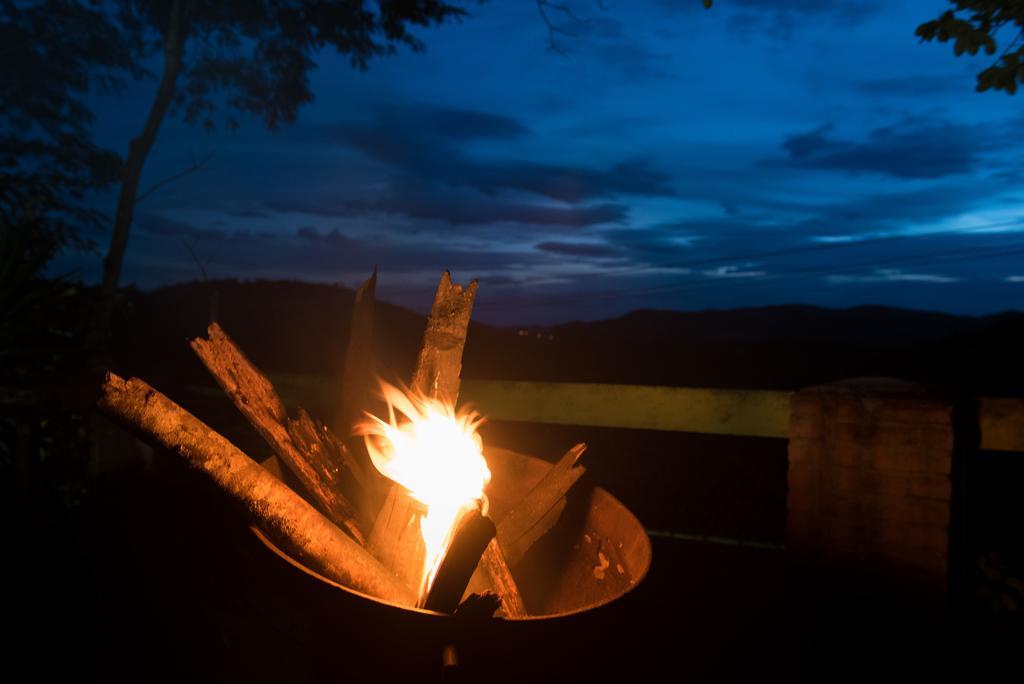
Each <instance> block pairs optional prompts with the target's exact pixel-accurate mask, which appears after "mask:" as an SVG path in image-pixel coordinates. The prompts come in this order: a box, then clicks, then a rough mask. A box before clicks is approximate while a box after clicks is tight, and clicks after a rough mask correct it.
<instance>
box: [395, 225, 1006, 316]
mask: <svg viewBox="0 0 1024 684" xmlns="http://www.w3.org/2000/svg"><path fill="white" fill-rule="evenodd" d="M1014 227H1021V228H1024V220H1021V219H1014V220H1009V221H999V222H993V223H983V224H981V225H973V226H970V227H955V228H946V229H942V230H931V231H928V232H918V233H909V234H907V233H901V234H890V236H880V237H878V238H869V239H866V240H857V241H850V242H837V243H818V244H814V245H806V246H802V247H793V248H787V249H783V250H772V251H767V252H764V251H762V252H749V253H745V254H732V255H726V256H721V257H708V258H701V259H691V260H688V261H681V262H676V263H673V264H668V265H667V267H673V268H692V267H700V266H711V265H716V264H723V263H731V262H736V261H752V260H753V261H762V260H765V259H772V258H776V257H781V256H792V255H799V254H809V253H817V252H827V251H844V250H855V249H857V248H860V247H863V246H870V245H879V244H887V243H897V242H903V241H912V240H922V239H927V238H933V237H945V236H951V234H974V233H984V232H986V231H988V230H991V229H993V228H1014ZM683 285H693V284H692V283H685V284H674V285H672V286H639V287H634V288H622V289H617V290H606V291H600V292H592V293H584V294H583V295H581V294H566V295H561V296H559V295H555V296H553V297H551V296H549V297H548V299H549V300H551V299H553V298H554V299H557V300H558V301H559V302H561V301H569V302H571V301H575V300H577V298H579V297H581V296H586V297H599V296H604V295H606V296H607V297H608V298H613V299H614V298H621V297H625V296H629V295H631V294H648V291H649V290H650V289H651V288H655V287H656V288H658V289H660V288H666V287H672V288H675V287H678V286H683ZM382 290H383V292H381V294H382V295H383V296H386V297H404V296H410V295H423V292H424V291H423V290H422V289H420V288H417V289H415V290H414V289H407V290H394V291H388V290H386V289H383V288H379V289H378V291H382ZM655 291H656V290H655ZM534 301H535V303H536V300H534ZM551 303H554V302H551ZM526 304H528V302H527V300H525V299H524V300H523V305H526ZM506 305H510V304H509V302H508V300H506V304H498V303H497V302H495V303H490V304H488V303H481V304H478V305H477V308H478V309H479V308H483V309H487V308H494V307H502V306H506ZM511 305H513V306H514V305H516V304H515V302H514V301H513V302H512V303H511Z"/></svg>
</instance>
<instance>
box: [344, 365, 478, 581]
mask: <svg viewBox="0 0 1024 684" xmlns="http://www.w3.org/2000/svg"><path fill="white" fill-rule="evenodd" d="M381 389H382V391H383V393H384V398H385V400H386V401H387V404H388V420H387V421H384V420H381V419H380V418H378V417H376V416H373V415H369V414H367V415H368V420H367V421H365V422H363V423H362V424H361V425H360V426H359V428H358V431H359V432H360V433H361V434H362V435H363V436H364V439H365V441H366V448H367V450H368V451H369V453H370V458H371V459H372V460H373V465H374V466H375V467H376V468H377V470H379V471H380V472H381V473H382V474H383V475H384V476H385V477H388V478H390V479H391V480H393V481H395V482H397V483H398V484H400V485H401V486H403V487H405V488H406V489H408V490H409V493H410V494H411V495H412V496H413V498H415V499H416V500H417V501H419V502H420V503H422V504H424V505H425V506H426V508H427V512H426V513H425V514H424V515H423V517H422V518H421V519H420V533H421V534H422V535H423V543H424V546H425V548H426V557H425V559H424V562H423V574H422V577H421V580H420V586H419V587H418V588H417V589H418V591H419V595H420V597H421V599H422V598H423V597H425V596H426V594H427V591H428V590H429V589H430V586H431V584H432V583H433V581H434V577H435V576H436V574H437V570H438V568H439V567H440V565H441V561H442V560H443V559H444V555H445V552H446V551H447V550H448V546H449V545H450V544H451V540H452V535H453V534H454V532H455V527H456V525H457V524H458V522H459V520H460V519H461V518H462V516H463V515H464V514H465V513H466V512H468V511H469V510H471V509H473V508H475V507H476V506H478V505H480V502H482V501H484V492H483V490H484V487H485V486H486V485H487V483H488V482H489V481H490V479H491V471H490V470H489V469H488V468H487V461H485V460H484V457H483V452H482V448H483V445H482V442H481V440H480V435H478V434H477V428H478V427H479V426H480V424H481V423H482V422H483V420H482V419H481V417H480V416H479V415H477V414H476V413H473V412H469V411H458V412H457V411H456V410H455V407H454V406H452V405H451V404H449V403H447V402H443V401H440V400H437V399H431V398H428V397H424V396H422V395H418V394H415V393H411V392H409V393H407V392H404V391H402V390H401V389H399V388H397V387H394V386H392V385H389V384H387V383H383V382H382V383H381ZM396 414H397V415H396ZM399 416H400V417H399Z"/></svg>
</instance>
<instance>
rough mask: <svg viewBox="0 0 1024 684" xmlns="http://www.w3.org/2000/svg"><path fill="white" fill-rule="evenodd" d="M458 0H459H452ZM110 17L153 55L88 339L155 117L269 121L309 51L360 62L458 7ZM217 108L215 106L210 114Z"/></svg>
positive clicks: (103, 312) (132, 3)
mask: <svg viewBox="0 0 1024 684" xmlns="http://www.w3.org/2000/svg"><path fill="white" fill-rule="evenodd" d="M456 1H458V0H456ZM104 7H107V8H108V14H109V16H110V18H111V21H113V22H115V23H116V25H117V26H118V27H119V30H120V32H121V34H122V35H124V36H127V37H128V38H127V40H128V41H129V42H130V44H131V45H132V46H133V48H134V52H133V59H134V60H135V63H152V62H153V61H154V60H159V61H160V63H161V73H160V79H159V83H158V85H157V89H156V92H155V94H154V96H153V101H152V104H151V105H150V109H149V113H148V115H147V117H146V120H145V122H144V123H143V125H142V128H141V130H140V131H139V133H138V135H136V136H135V137H134V138H133V139H132V140H131V142H130V144H129V146H128V154H127V157H126V158H125V162H124V166H123V169H122V172H121V176H120V181H121V189H120V194H119V197H118V203H117V210H116V214H115V217H114V225H113V231H112V234H111V241H110V248H109V250H108V252H107V255H106V258H105V260H104V264H103V281H102V284H101V292H100V306H99V307H98V310H97V315H96V319H95V321H94V326H93V327H94V331H93V335H92V337H93V343H94V344H98V343H99V341H101V340H100V339H98V338H102V336H105V335H106V331H107V329H108V327H109V322H110V316H111V313H112V310H113V301H114V296H115V294H116V290H117V284H118V280H119V278H120V274H121V264H122V262H123V259H124V253H125V248H126V247H127V244H128V236H129V232H130V229H131V224H132V218H133V213H134V207H135V203H136V201H137V194H138V190H139V180H140V178H141V177H142V171H143V167H144V166H145V163H146V158H147V156H148V155H149V151H150V150H151V149H152V147H153V143H154V142H155V141H156V138H157V134H158V132H159V130H160V126H161V124H162V123H163V121H164V118H165V117H166V116H167V115H168V114H171V113H178V114H180V115H181V116H182V117H183V118H184V120H185V121H187V122H188V123H190V124H198V125H202V126H204V127H206V128H210V129H212V128H214V127H216V126H217V125H218V121H217V120H216V119H217V118H220V121H219V123H220V125H223V126H224V127H226V128H229V129H233V128H235V127H237V125H238V121H237V118H236V115H237V114H239V113H244V114H250V115H255V116H258V117H260V118H262V119H263V122H264V123H265V124H266V125H267V127H269V128H271V129H274V128H276V127H278V126H280V125H281V124H288V123H291V122H292V121H294V120H295V116H296V113H297V111H298V109H299V107H301V106H302V105H303V104H305V103H307V102H309V101H311V100H312V99H313V94H312V92H311V91H310V88H309V74H310V72H311V71H312V70H313V69H314V68H315V67H316V62H315V59H316V56H317V54H318V53H319V52H320V51H321V50H323V49H325V48H333V49H335V50H336V51H338V52H339V53H341V54H343V55H346V56H348V58H349V60H350V62H351V64H352V66H353V67H355V68H358V69H365V68H366V67H367V64H368V62H369V60H370V59H372V58H374V57H378V56H382V55H388V54H392V53H394V52H395V50H396V48H397V47H398V46H406V47H409V48H411V49H413V50H422V49H423V44H422V43H421V42H420V41H419V40H418V39H417V38H416V37H415V36H413V35H412V34H411V33H410V32H409V28H410V27H413V26H431V25H435V24H440V23H442V22H444V21H447V20H450V19H458V18H461V17H463V16H465V14H466V12H465V10H464V9H463V8H462V7H459V6H456V5H454V4H451V3H449V2H445V1H444V0H265V1H263V2H251V1H246V0H239V1H228V0H110V2H107V3H104ZM218 110H223V111H224V113H223V114H222V115H220V116H219V117H218V116H217V112H218Z"/></svg>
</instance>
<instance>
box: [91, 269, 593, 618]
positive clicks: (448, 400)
mask: <svg viewBox="0 0 1024 684" xmlns="http://www.w3.org/2000/svg"><path fill="white" fill-rule="evenodd" d="M375 284H376V271H375V272H374V274H373V275H372V276H371V277H370V278H369V279H368V280H367V281H366V283H364V284H363V287H361V288H360V290H359V292H358V293H357V295H356V300H355V305H354V309H353V321H352V333H351V337H350V342H349V348H348V351H347V355H346V361H345V371H344V390H345V392H344V394H343V396H342V400H341V402H340V403H339V407H338V412H337V418H336V423H335V424H336V425H337V426H338V428H339V429H340V430H341V431H342V432H341V433H340V437H341V438H342V439H339V438H338V437H336V436H335V434H334V433H332V432H331V431H330V430H329V429H327V428H326V427H325V426H324V425H322V424H321V423H319V422H317V421H316V420H315V419H314V418H312V417H311V416H310V415H309V414H307V413H306V412H305V411H303V410H302V409H299V410H298V412H297V413H296V414H295V415H296V417H295V418H290V417H289V416H288V414H287V412H286V410H285V407H284V405H283V404H282V402H281V400H280V398H279V397H278V395H277V393H276V392H275V390H274V388H273V386H272V385H271V383H270V381H269V380H268V379H267V378H266V376H264V375H263V374H262V373H261V372H260V371H259V370H257V369H256V368H255V367H254V366H253V365H252V363H250V362H249V360H248V359H247V358H246V357H245V355H244V354H243V353H242V352H241V350H240V349H239V348H238V347H237V346H236V345H235V344H234V342H232V341H231V339H230V338H229V337H228V336H227V334H226V333H225V332H224V331H223V330H222V329H221V328H220V327H219V326H218V325H216V324H213V325H211V326H210V328H209V331H208V332H209V337H208V339H203V338H198V339H195V340H193V341H192V342H191V345H192V348H193V349H194V350H195V352H196V354H198V356H199V358H200V359H201V360H202V361H203V363H204V364H205V365H206V367H207V368H208V369H209V370H210V372H211V373H212V374H213V376H214V378H215V379H216V381H217V383H218V384H219V385H220V386H221V388H222V389H223V390H224V391H225V393H226V394H227V395H228V396H229V397H230V398H231V400H232V402H233V403H234V404H235V406H236V407H238V409H239V410H240V411H241V413H242V414H243V415H244V416H245V417H246V419H247V420H248V421H249V422H250V423H251V424H252V425H253V427H255V428H256V430H257V432H259V433H260V435H262V436H263V438H264V439H265V440H266V441H267V443H268V444H270V446H271V447H272V448H273V449H274V451H275V452H276V454H277V456H278V457H279V459H280V461H281V462H282V463H284V464H285V466H286V467H287V468H288V469H289V470H290V471H291V472H292V473H293V474H294V475H295V476H296V478H297V479H298V481H299V483H300V484H301V485H302V487H303V489H304V490H305V491H306V492H308V494H309V496H310V497H311V500H312V501H313V502H314V503H315V504H316V505H317V506H318V507H319V508H320V510H321V512H322V513H323V514H324V515H325V516H326V518H325V517H324V516H322V515H321V514H320V513H319V512H317V510H316V509H315V508H313V507H312V506H311V505H310V504H309V503H307V502H306V501H304V500H303V499H302V498H301V497H300V496H299V495H298V494H296V493H295V492H293V491H292V490H291V489H289V488H288V486H287V485H285V484H284V483H283V482H281V481H280V480H278V479H277V478H276V477H274V475H273V474H271V473H270V472H269V471H267V470H265V469H263V468H262V467H261V466H259V465H258V464H256V463H255V462H253V461H251V460H250V459H249V458H248V457H247V456H246V455H245V454H243V453H242V452H241V451H239V450H238V449H237V448H236V447H234V446H233V445H232V444H231V443H230V442H228V441H227V440H225V439H224V438H223V437H221V436H220V435H219V434H217V433H216V432H214V431H213V430H212V429H210V428H209V427H207V426H206V425H204V424H203V423H202V422H200V421H199V420H198V419H196V418H194V417H193V416H192V415H191V414H189V413H188V412H187V411H185V410H184V409H183V408H181V407H179V406H178V405H176V404H175V403H174V402H172V401H171V400H170V399H168V398H167V397H165V396H163V395H162V394H160V393H159V392H157V391H156V390H154V389H152V388H151V387H149V386H148V385H146V384H145V383H144V382H142V381H141V380H137V379H132V380H128V381H125V380H123V379H121V378H119V377H117V376H116V375H113V374H110V375H109V376H108V378H107V381H106V383H105V385H104V394H103V398H102V399H101V401H100V405H101V407H102V408H103V409H104V410H105V411H107V412H108V413H110V414H111V415H113V416H114V417H116V418H118V419H119V420H121V421H122V422H124V423H126V424H127V425H129V426H130V427H133V428H135V429H137V430H139V431H141V432H143V433H144V434H146V435H148V436H149V437H151V438H153V439H155V440H156V441H157V442H159V443H160V444H162V445H163V446H165V447H167V448H169V449H171V450H173V451H176V452H177V453H178V454H180V455H181V456H183V457H184V458H186V459H187V460H188V461H189V463H191V464H192V465H193V466H195V467H197V468H198V469H200V470H201V471H203V472H204V473H206V474H207V475H208V476H209V477H211V478H212V479H213V480H214V481H216V482H217V483H218V484H219V485H220V486H221V488H222V489H224V490H225V491H226V492H228V493H229V494H230V495H231V496H233V497H234V498H236V499H238V500H239V501H241V502H242V503H244V504H245V505H246V506H247V508H248V509H249V511H250V512H251V513H252V514H253V515H254V516H255V517H256V518H257V520H258V521H259V522H260V524H261V526H262V527H263V528H265V530H266V531H267V532H268V533H269V534H270V535H271V536H273V537H275V538H276V539H277V540H279V541H282V542H284V543H286V544H287V545H288V546H289V548H291V549H292V550H293V551H294V552H295V554H296V555H297V557H299V558H300V559H301V560H302V561H303V562H306V563H308V564H309V565H310V566H311V567H313V568H314V569H316V570H318V571H319V572H321V573H322V574H324V575H325V576H327V577H330V578H331V579H334V580H336V581H338V582H341V583H343V584H345V585H347V586H350V587H352V588H354V589H358V590H360V591H364V592H366V593H369V594H372V595H374V596H378V597H380V598H383V599H386V600H390V601H395V602H398V603H401V604H403V605H406V606H421V607H426V608H428V609H430V610H439V611H443V612H454V611H456V609H457V608H458V607H459V605H460V600H462V599H463V598H464V597H465V598H466V601H467V602H468V603H467V604H466V611H464V612H473V613H474V614H477V613H482V612H485V611H487V608H488V607H491V610H490V613H493V611H494V609H495V608H496V607H497V606H498V605H499V603H498V601H500V607H501V609H502V611H503V614H504V616H505V617H512V618H521V617H525V616H526V615H527V611H526V608H525V606H524V604H523V600H522V597H521V596H520V593H519V589H518V587H517V585H516V581H515V578H514V577H513V575H512V572H511V570H510V569H509V568H510V566H514V565H515V564H516V563H518V562H519V561H520V560H521V559H522V557H523V556H524V555H525V553H526V551H527V550H528V549H529V548H530V546H531V545H532V544H533V543H534V542H536V541H537V540H538V539H539V538H540V537H542V536H543V535H544V534H546V533H547V532H548V531H549V530H550V529H551V528H552V527H553V526H554V525H555V523H556V522H557V520H558V517H559V515H560V514H561V512H562V510H563V509H564V508H565V506H566V502H565V494H566V492H567V491H568V489H569V488H570V487H572V485H573V484H574V483H575V482H576V481H577V480H578V479H579V477H580V476H581V475H582V474H583V468H582V466H579V465H578V463H577V462H578V460H579V457H580V455H581V454H582V453H583V450H584V449H585V446H584V445H578V446H576V447H574V448H573V449H572V450H570V451H569V453H567V454H566V455H565V456H564V457H563V458H562V460H561V461H559V463H558V464H556V465H555V466H554V467H553V468H552V469H551V471H550V472H549V473H548V474H547V475H546V476H545V477H544V478H543V479H542V480H541V481H540V482H539V483H538V484H537V486H536V487H534V488H533V489H532V490H531V491H530V493H529V494H528V495H527V496H526V497H525V498H524V500H523V501H522V502H520V503H519V504H518V505H516V506H515V507H514V508H513V510H512V511H511V512H510V513H509V514H508V515H507V516H506V517H505V518H504V519H503V520H502V521H501V524H500V525H498V526H497V528H496V527H495V525H494V523H493V522H492V521H491V520H490V519H489V518H487V517H486V515H485V513H484V512H485V511H486V499H485V497H484V487H485V485H486V484H487V482H488V481H489V480H490V477H491V474H490V470H489V469H488V467H487V462H486V461H485V459H484V458H483V453H482V445H481V442H480V438H479V437H478V436H477V434H476V428H477V426H478V425H479V424H480V422H481V418H480V417H479V416H477V415H476V414H475V413H472V412H468V411H465V410H459V411H457V410H456V408H455V404H456V401H457V399H458V393H459V384H460V378H459V373H460V370H461V367H462V350H463V347H464V345H465V341H466V333H467V330H468V325H469V317H470V312H471V310H472V306H473V299H474V296H475V293H476V282H475V281H474V282H472V283H471V284H470V285H469V287H467V288H462V287H461V286H459V285H457V284H454V283H452V281H451V276H450V275H449V274H448V273H447V272H446V273H445V274H444V276H443V277H442V278H441V282H440V284H439V286H438V289H437V295H436V297H435V300H434V306H433V309H432V310H431V314H430V317H429V319H428V321H427V328H426V332H425V334H424V340H423V348H422V350H421V351H420V353H419V356H418V360H417V365H416V370H415V373H414V374H413V382H412V386H411V389H410V390H409V391H408V392H405V391H402V390H399V389H398V388H395V387H391V386H389V385H385V384H382V387H383V388H384V395H385V399H386V401H387V409H388V420H386V421H385V420H382V419H380V418H376V417H374V416H372V415H371V414H368V413H365V411H366V408H367V406H368V402H369V400H368V396H367V395H368V386H369V384H370V382H371V379H373V380H374V381H375V380H376V378H375V374H374V372H373V360H372V357H373V353H372V348H373V342H372V339H373V338H372V331H373V304H374V303H373V291H374V287H375ZM360 411H362V412H364V415H366V416H369V419H368V420H363V421H362V422H361V423H356V415H357V413H358V412H360ZM357 435H358V436H359V437H362V441H361V442H360V443H353V444H352V448H348V447H347V446H346V444H345V443H344V442H343V441H342V440H343V439H349V438H351V437H354V436H357ZM364 449H365V451H364ZM384 483H387V485H386V486H385V485H384ZM385 491H386V492H387V493H386V495H384V492H385ZM382 498H383V503H381V504H378V503H377V502H379V501H381V499H382ZM339 528H340V529H339ZM342 530H344V532H343V531H342ZM367 531H369V532H368V534H367V533H366V532H367ZM346 533H347V536H346ZM364 540H365V548H364ZM467 586H468V587H469V589H467ZM490 613H488V614H490Z"/></svg>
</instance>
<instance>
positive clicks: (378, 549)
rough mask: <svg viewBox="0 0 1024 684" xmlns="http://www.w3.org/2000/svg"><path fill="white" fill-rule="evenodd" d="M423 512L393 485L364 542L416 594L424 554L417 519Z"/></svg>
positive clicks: (403, 489)
mask: <svg viewBox="0 0 1024 684" xmlns="http://www.w3.org/2000/svg"><path fill="white" fill-rule="evenodd" d="M425 510H426V507H425V506H424V505H423V504H422V503H420V502H419V501H416V500H415V499H414V498H412V496H411V495H410V494H409V492H408V490H406V489H405V488H404V487H400V486H399V485H394V486H393V487H391V489H390V490H389V491H388V494H387V498H385V499H384V505H383V506H381V509H380V513H378V514H377V519H376V520H375V521H374V523H373V529H371V530H370V535H369V536H368V537H367V539H366V549H367V550H368V551H369V552H370V553H372V554H373V555H374V556H376V558H377V560H379V561H380V562H381V563H382V564H383V565H384V567H386V568H388V569H389V570H391V571H392V572H393V573H394V574H395V575H397V576H398V578H399V579H401V580H402V581H403V582H405V583H406V584H407V585H408V586H409V587H410V588H411V589H413V590H414V591H416V592H417V593H419V590H420V584H421V579H422V578H423V562H424V559H425V558H426V553H427V549H426V546H425V545H424V543H423V535H422V533H421V532H420V519H421V518H422V516H423V513H424V512H425Z"/></svg>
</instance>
